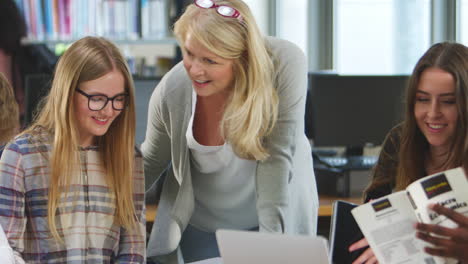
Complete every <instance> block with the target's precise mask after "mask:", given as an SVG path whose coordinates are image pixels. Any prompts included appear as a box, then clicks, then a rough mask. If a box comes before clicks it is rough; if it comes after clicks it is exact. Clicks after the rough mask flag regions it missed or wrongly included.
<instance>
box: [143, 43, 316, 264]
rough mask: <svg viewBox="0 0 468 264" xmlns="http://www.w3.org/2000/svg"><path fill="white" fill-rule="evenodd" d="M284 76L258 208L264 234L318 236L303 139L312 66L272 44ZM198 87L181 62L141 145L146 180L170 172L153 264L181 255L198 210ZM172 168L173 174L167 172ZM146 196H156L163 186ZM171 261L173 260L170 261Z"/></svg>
mask: <svg viewBox="0 0 468 264" xmlns="http://www.w3.org/2000/svg"><path fill="white" fill-rule="evenodd" d="M266 42H267V45H269V47H270V50H271V52H272V56H273V59H274V62H275V67H276V69H277V76H276V80H275V83H276V88H277V89H278V95H279V115H278V121H277V123H276V126H275V128H274V131H273V132H272V133H271V134H270V135H269V136H268V137H267V138H265V141H264V142H265V146H266V148H267V149H268V152H269V153H270V155H271V156H270V157H269V158H268V159H267V160H265V161H263V162H257V164H258V165H257V168H256V176H255V177H256V181H255V182H256V187H255V189H256V193H257V196H256V198H257V199H256V201H255V202H256V207H257V213H258V218H259V219H258V221H259V228H260V231H261V232H282V233H290V234H306V235H315V233H316V226H317V214H318V206H319V205H318V195H317V188H316V182H315V175H314V171H313V167H312V157H311V149H310V145H309V142H308V140H307V138H306V136H305V134H304V111H305V98H306V92H307V62H306V59H305V55H304V53H303V52H302V51H301V50H300V49H299V48H298V47H297V46H295V45H294V44H292V43H290V42H288V41H285V40H280V39H275V38H267V39H266ZM191 101H192V84H191V80H190V79H189V77H188V75H187V73H186V71H185V69H184V67H183V64H182V63H179V64H177V65H176V66H175V67H174V68H173V69H171V71H169V72H168V73H167V74H166V75H165V76H164V78H163V79H162V80H161V82H160V83H159V85H158V86H157V87H156V89H155V91H154V92H153V95H152V96H151V100H150V104H149V114H148V126H147V131H146V138H145V141H144V142H143V144H142V147H141V149H142V152H143V156H144V165H145V174H146V178H147V179H149V178H151V179H155V178H156V179H158V178H159V175H161V174H162V173H163V172H164V171H165V170H166V169H167V176H166V179H165V181H164V183H163V186H162V193H161V197H160V200H159V204H158V213H157V217H156V220H155V223H154V225H153V229H152V231H151V236H150V239H149V243H148V251H147V255H148V257H154V256H162V255H167V254H171V255H174V254H175V253H176V251H175V250H176V249H178V245H179V241H180V239H181V235H182V233H183V231H184V230H185V228H186V226H187V224H188V223H189V220H190V217H191V216H192V213H193V210H194V194H193V187H192V176H191V169H190V157H189V155H190V152H189V149H188V147H187V142H186V138H185V132H186V131H187V126H188V123H189V120H190V117H191V115H192V108H191V105H192V103H191ZM168 166H169V167H168ZM152 183H153V182H150V183H148V182H147V185H146V186H151V187H150V189H149V190H148V191H147V195H149V196H151V195H153V194H154V192H155V189H156V184H152ZM170 262H172V261H170Z"/></svg>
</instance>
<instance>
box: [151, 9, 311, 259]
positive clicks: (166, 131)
mask: <svg viewBox="0 0 468 264" xmlns="http://www.w3.org/2000/svg"><path fill="white" fill-rule="evenodd" d="M175 35H176V37H177V39H178V41H179V44H180V46H181V48H182V51H183V62H181V63H179V64H178V65H176V66H175V67H174V68H173V69H172V70H171V71H170V72H169V73H167V74H166V75H165V76H164V78H163V79H162V81H161V82H160V84H159V85H158V87H156V89H155V92H154V93H153V96H152V97H151V100H150V106H149V118H148V119H149V121H148V127H147V132H146V139H145V141H144V143H143V145H142V152H143V156H144V159H145V174H146V177H147V178H148V179H151V178H159V175H160V174H161V173H163V172H166V177H165V178H164V180H162V181H161V182H156V183H155V184H153V185H152V186H151V188H150V189H149V191H147V195H148V196H153V195H154V194H155V193H156V190H157V189H158V188H157V187H158V183H159V184H161V186H159V187H161V188H162V190H161V193H160V199H159V206H158V214H157V217H156V221H155V224H154V226H153V230H152V233H151V237H150V240H149V245H148V256H149V257H151V258H153V259H157V260H158V261H159V262H161V263H176V262H183V261H185V262H192V261H197V260H202V259H207V258H212V257H216V256H219V252H218V249H217V247H216V240H215V236H214V232H215V231H216V230H217V229H220V228H229V229H237V230H260V231H261V232H275V233H291V234H307V235H311V234H315V232H316V225H317V211H318V197H317V191H316V183H315V177H314V171H313V168H312V158H311V149H310V145H309V142H308V140H307V138H306V136H305V135H304V108H305V98H306V90H307V87H306V82H307V80H306V78H307V63H306V59H305V56H304V54H303V53H302V52H301V51H300V49H299V48H298V47H297V46H295V45H293V44H292V43H290V42H287V41H284V40H279V39H274V38H264V37H263V36H262V35H261V34H260V31H259V29H258V27H257V25H256V23H255V20H254V18H253V16H252V13H251V12H250V10H249V8H248V7H247V5H246V4H245V3H244V2H243V1H240V0H229V1H209V0H199V1H195V2H194V3H193V4H191V5H190V6H188V7H187V9H186V11H185V13H184V14H183V15H182V16H181V18H180V19H179V20H178V21H177V22H176V24H175ZM168 166H169V167H168Z"/></svg>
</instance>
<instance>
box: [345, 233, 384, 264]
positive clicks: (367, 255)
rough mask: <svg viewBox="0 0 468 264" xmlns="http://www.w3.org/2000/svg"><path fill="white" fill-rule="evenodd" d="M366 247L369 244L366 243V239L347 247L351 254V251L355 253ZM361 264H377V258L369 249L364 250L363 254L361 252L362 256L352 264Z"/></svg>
mask: <svg viewBox="0 0 468 264" xmlns="http://www.w3.org/2000/svg"><path fill="white" fill-rule="evenodd" d="M366 246H369V243H368V242H367V239H366V238H363V239H361V240H359V241H357V242H355V243H354V244H352V245H351V246H349V248H348V250H349V251H350V252H351V251H355V250H358V249H360V248H363V247H366ZM362 263H366V264H372V263H379V262H378V261H377V258H376V257H375V255H374V252H373V251H372V249H371V248H370V247H369V248H368V249H366V250H365V251H364V252H362V254H361V255H360V256H359V257H358V258H357V259H356V260H354V262H353V264H362Z"/></svg>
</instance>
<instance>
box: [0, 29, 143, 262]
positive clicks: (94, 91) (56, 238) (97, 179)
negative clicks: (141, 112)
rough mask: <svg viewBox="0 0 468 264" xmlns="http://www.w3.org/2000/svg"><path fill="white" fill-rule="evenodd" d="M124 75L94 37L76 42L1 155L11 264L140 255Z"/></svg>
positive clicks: (138, 163) (128, 84)
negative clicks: (29, 122)
mask: <svg viewBox="0 0 468 264" xmlns="http://www.w3.org/2000/svg"><path fill="white" fill-rule="evenodd" d="M134 137H135V103H134V88H133V84H132V78H131V75H130V73H129V70H128V67H127V65H126V61H125V59H124V58H123V56H122V55H121V53H120V52H119V51H118V49H117V48H116V47H115V46H114V45H113V44H112V43H111V42H109V41H107V40H105V39H102V38H94V37H86V38H83V39H81V40H78V41H77V42H75V43H74V44H73V45H71V47H70V48H69V49H68V50H67V51H66V52H65V53H64V54H63V55H62V57H61V58H60V61H59V63H58V65H57V68H56V71H55V75H54V79H53V82H52V87H51V91H50V94H49V95H48V97H47V99H46V101H45V104H44V106H43V107H42V109H41V112H40V113H39V115H38V117H37V119H36V120H35V121H34V123H33V124H32V125H31V126H30V127H29V128H28V129H26V130H25V131H24V132H22V133H21V134H20V135H19V136H17V137H16V138H15V139H14V140H13V141H12V142H11V143H10V144H8V145H7V146H6V148H5V150H4V152H3V155H2V157H1V159H0V204H1V208H2V210H1V212H0V224H1V226H2V227H3V229H4V231H5V234H6V236H7V238H8V241H9V243H10V246H11V247H12V249H13V251H14V254H15V258H16V263H23V262H26V263H46V262H53V263H71V262H80V263H144V262H145V216H144V176H143V161H142V157H141V154H140V153H139V152H138V151H136V149H135V142H134Z"/></svg>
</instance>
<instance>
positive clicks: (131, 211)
mask: <svg viewBox="0 0 468 264" xmlns="http://www.w3.org/2000/svg"><path fill="white" fill-rule="evenodd" d="M113 70H117V71H119V72H120V73H122V75H123V77H124V79H125V91H126V93H128V95H129V104H128V106H127V107H126V108H125V109H124V110H123V111H122V112H121V113H120V114H119V115H118V116H117V118H116V119H115V120H114V121H113V122H112V124H111V126H110V127H109V130H108V131H107V133H106V134H104V135H103V136H101V137H99V138H98V140H97V145H98V149H99V155H100V158H101V160H102V161H103V162H102V166H103V170H104V171H105V172H106V182H107V184H108V186H109V188H110V190H111V192H112V193H113V194H114V195H115V200H116V217H115V218H116V222H117V223H118V224H120V225H122V226H124V227H125V228H127V229H131V228H132V227H134V226H135V224H136V213H135V208H134V205H133V204H134V203H133V184H132V175H133V170H134V166H135V165H134V154H135V104H134V100H135V94H134V90H135V89H134V86H133V80H132V76H131V74H130V72H129V69H128V66H127V63H126V61H125V59H124V57H123V56H122V54H121V53H120V52H119V50H118V48H117V47H116V46H115V45H114V44H112V43H111V42H110V41H108V40H106V39H104V38H97V37H85V38H83V39H80V40H78V41H76V42H75V43H73V45H71V46H70V48H68V49H67V51H65V53H64V54H63V55H62V56H61V58H60V60H59V62H58V64H57V67H56V69H55V74H54V78H53V81H52V87H51V90H50V94H49V95H48V96H47V98H46V99H45V103H44V106H43V108H42V109H41V111H40V112H39V115H38V116H37V118H36V120H35V121H34V123H33V124H32V125H31V126H30V127H29V128H28V129H27V130H26V131H25V132H24V133H37V131H38V130H43V129H45V130H46V131H48V132H49V133H50V134H51V135H53V139H52V141H53V142H52V153H51V156H50V168H51V174H50V186H49V197H48V198H49V201H48V212H47V214H48V224H49V228H50V230H51V232H52V234H53V236H54V237H55V238H56V239H57V240H60V237H59V234H58V232H57V228H56V222H55V214H56V211H57V209H58V207H59V206H60V196H61V194H65V195H67V191H68V190H70V189H69V187H70V184H71V182H72V177H73V176H74V174H73V171H76V170H79V169H80V165H79V164H81V161H80V156H79V152H78V149H79V143H78V142H79V134H78V129H77V120H76V117H75V112H74V97H75V96H77V93H75V89H76V88H77V87H78V86H79V85H80V84H81V83H83V82H87V81H91V80H96V79H98V78H100V77H101V76H103V75H105V74H107V73H109V72H111V71H113Z"/></svg>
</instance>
